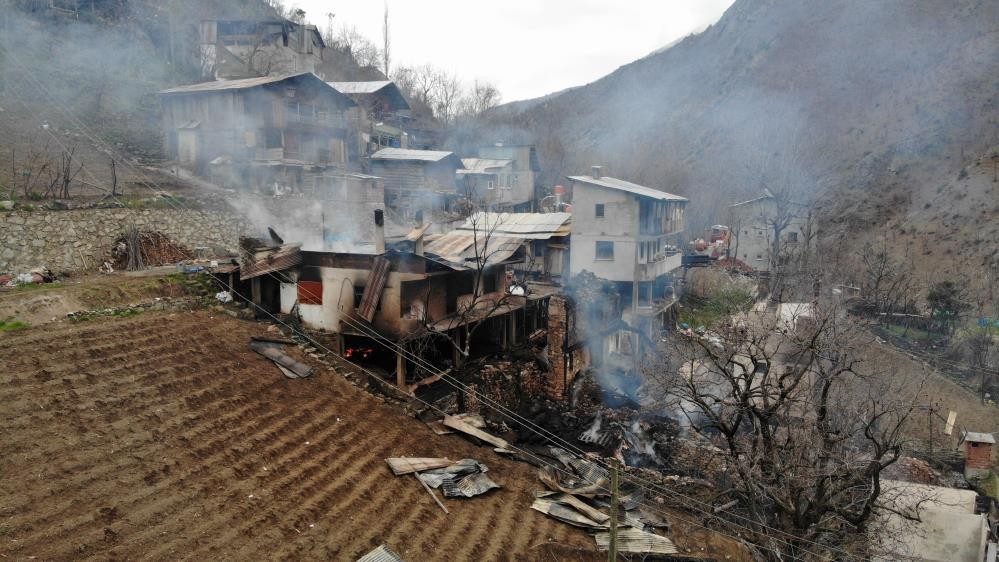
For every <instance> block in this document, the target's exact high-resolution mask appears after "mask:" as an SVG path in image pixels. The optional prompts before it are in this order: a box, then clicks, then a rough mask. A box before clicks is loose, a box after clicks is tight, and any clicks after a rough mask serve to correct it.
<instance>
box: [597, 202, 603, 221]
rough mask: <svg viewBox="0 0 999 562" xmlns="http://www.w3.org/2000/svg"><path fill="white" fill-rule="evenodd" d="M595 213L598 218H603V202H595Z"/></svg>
mask: <svg viewBox="0 0 999 562" xmlns="http://www.w3.org/2000/svg"><path fill="white" fill-rule="evenodd" d="M595 215H596V217H597V218H598V219H600V218H603V216H604V204H603V203H597V205H596V209H595Z"/></svg>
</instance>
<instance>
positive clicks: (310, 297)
mask: <svg viewBox="0 0 999 562" xmlns="http://www.w3.org/2000/svg"><path fill="white" fill-rule="evenodd" d="M298 304H323V282H322V281H299V282H298Z"/></svg>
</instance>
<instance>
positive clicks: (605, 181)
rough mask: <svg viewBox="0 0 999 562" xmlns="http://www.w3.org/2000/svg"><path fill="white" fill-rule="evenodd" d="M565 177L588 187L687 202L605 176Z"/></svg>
mask: <svg viewBox="0 0 999 562" xmlns="http://www.w3.org/2000/svg"><path fill="white" fill-rule="evenodd" d="M567 177H568V178H569V179H571V180H573V181H578V182H582V183H588V184H590V185H596V186H600V187H606V188H609V189H616V190H618V191H627V192H628V193H634V194H635V195H641V196H642V197H649V198H652V199H658V200H660V201H687V198H686V197H680V196H679V195H673V194H672V193H667V192H665V191H659V190H658V189H653V188H651V187H645V186H644V185H638V184H637V183H631V182H630V181H624V180H619V179H617V178H611V177H607V176H601V177H599V178H595V177H593V176H567Z"/></svg>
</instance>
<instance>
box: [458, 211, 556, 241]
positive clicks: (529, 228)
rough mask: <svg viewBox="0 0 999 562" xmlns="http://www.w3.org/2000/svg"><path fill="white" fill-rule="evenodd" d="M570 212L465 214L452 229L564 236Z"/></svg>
mask: <svg viewBox="0 0 999 562" xmlns="http://www.w3.org/2000/svg"><path fill="white" fill-rule="evenodd" d="M571 220H572V215H571V214H569V213H487V212H481V211H480V212H478V213H475V214H474V215H472V216H471V217H469V219H468V220H467V221H465V224H463V225H461V226H459V227H458V228H457V229H455V231H456V232H466V233H471V232H478V233H479V236H480V237H482V236H485V237H517V238H526V239H532V240H537V239H547V238H552V237H553V236H568V235H569V229H570V221H571Z"/></svg>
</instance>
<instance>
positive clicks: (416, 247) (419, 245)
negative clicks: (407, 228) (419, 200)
mask: <svg viewBox="0 0 999 562" xmlns="http://www.w3.org/2000/svg"><path fill="white" fill-rule="evenodd" d="M416 222H417V225H416V227H417V228H420V229H422V228H423V209H420V210H418V211H416ZM425 233H426V232H425V231H424V232H420V236H419V237H418V238H417V239H416V240H414V241H413V253H414V254H416V255H418V256H422V255H423V235H424V234H425Z"/></svg>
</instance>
